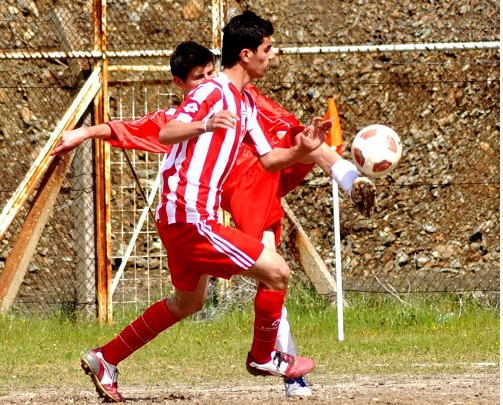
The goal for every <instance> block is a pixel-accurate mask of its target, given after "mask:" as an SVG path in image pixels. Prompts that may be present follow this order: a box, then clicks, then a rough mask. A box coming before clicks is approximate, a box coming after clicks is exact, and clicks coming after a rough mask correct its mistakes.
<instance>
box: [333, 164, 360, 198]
mask: <svg viewBox="0 0 503 405" xmlns="http://www.w3.org/2000/svg"><path fill="white" fill-rule="evenodd" d="M330 173H332V178H333V179H334V180H335V181H336V182H337V184H338V185H339V187H341V188H342V189H343V190H344V192H345V193H346V194H347V195H349V196H351V188H352V187H353V182H354V181H355V179H356V178H357V177H358V176H359V174H358V169H357V168H356V166H355V165H354V164H353V162H350V161H349V160H345V159H339V160H338V161H337V162H335V163H334V165H333V166H332V168H331V169H330Z"/></svg>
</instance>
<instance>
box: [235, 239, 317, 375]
mask: <svg viewBox="0 0 503 405" xmlns="http://www.w3.org/2000/svg"><path fill="white" fill-rule="evenodd" d="M242 274H243V275H247V276H250V277H253V278H255V279H256V280H257V281H258V282H259V284H258V287H257V294H256V296H255V303H254V307H255V322H254V333H253V343H252V348H251V350H250V353H249V354H248V359H247V362H246V364H247V370H248V371H249V372H250V373H251V374H253V375H277V376H282V377H288V378H298V377H301V376H303V375H305V374H307V373H309V372H310V371H311V370H312V369H313V368H314V361H313V360H311V359H307V358H303V357H300V356H292V355H288V354H287V353H284V352H280V351H277V350H275V346H276V337H277V333H278V327H279V324H280V319H281V312H282V310H283V305H284V299H285V294H286V290H287V286H288V279H289V276H290V268H289V267H288V264H287V263H286V262H285V260H284V259H283V258H282V257H281V256H280V255H279V254H278V253H276V252H275V251H274V250H271V249H269V248H267V247H265V248H264V250H263V251H262V253H261V255H260V257H259V258H258V259H257V261H256V262H255V264H254V265H253V266H252V267H251V268H250V269H248V270H247V271H246V272H244V273H242Z"/></svg>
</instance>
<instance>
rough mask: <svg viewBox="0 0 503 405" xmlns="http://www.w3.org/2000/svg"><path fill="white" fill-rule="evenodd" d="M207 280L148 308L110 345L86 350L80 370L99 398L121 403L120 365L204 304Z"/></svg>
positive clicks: (109, 343)
mask: <svg viewBox="0 0 503 405" xmlns="http://www.w3.org/2000/svg"><path fill="white" fill-rule="evenodd" d="M208 279H209V277H208V276H206V275H203V276H202V277H201V278H200V279H199V282H198V284H197V287H196V289H195V290H194V291H191V292H187V291H181V290H177V289H175V295H174V297H172V298H169V299H164V300H161V301H159V302H157V303H155V304H153V305H151V306H150V307H149V308H147V310H146V311H145V312H144V313H143V314H142V315H141V316H140V317H139V318H138V319H136V320H135V321H133V322H132V323H131V324H129V325H128V326H127V327H126V328H124V329H123V330H122V332H120V333H119V334H118V335H117V336H116V337H115V338H114V339H112V340H111V341H110V342H108V343H106V344H105V345H104V346H102V347H97V348H95V349H92V350H89V351H88V352H86V353H85V354H84V355H83V356H82V359H81V365H82V368H83V369H84V371H85V373H86V374H87V375H89V376H90V377H91V380H92V381H93V383H94V385H95V387H96V391H97V392H98V394H99V396H100V397H102V398H104V399H105V400H106V401H112V402H123V401H124V397H123V396H122V395H121V394H120V392H119V391H118V385H117V374H118V371H117V365H118V364H119V362H121V361H122V360H124V359H126V358H127V357H129V356H130V355H131V354H132V353H134V352H135V351H136V350H138V349H140V348H141V347H143V346H144V345H145V344H147V343H148V342H150V341H151V340H153V339H154V338H155V337H157V335H158V334H159V333H161V332H163V331H164V330H166V329H168V328H169V327H171V326H172V325H174V324H175V323H177V322H178V321H180V320H181V319H183V318H186V317H188V316H190V315H192V314H194V313H196V312H197V311H199V310H200V309H201V308H202V306H203V304H204V302H205V300H206V294H207V284H208Z"/></svg>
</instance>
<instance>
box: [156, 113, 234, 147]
mask: <svg viewBox="0 0 503 405" xmlns="http://www.w3.org/2000/svg"><path fill="white" fill-rule="evenodd" d="M238 119H239V117H238V116H237V115H236V114H234V113H233V112H231V111H228V110H222V111H219V112H218V113H216V114H215V115H214V116H213V117H211V118H210V119H208V120H205V121H193V122H189V123H185V122H181V121H178V120H171V121H169V122H168V123H167V124H166V125H165V126H164V127H163V128H162V129H161V131H160V132H159V142H160V143H162V144H163V145H174V144H176V143H180V142H184V141H186V140H188V139H191V138H194V137H196V136H199V135H201V134H204V133H205V132H214V131H216V130H217V129H231V128H235V127H236V122H237V120H238Z"/></svg>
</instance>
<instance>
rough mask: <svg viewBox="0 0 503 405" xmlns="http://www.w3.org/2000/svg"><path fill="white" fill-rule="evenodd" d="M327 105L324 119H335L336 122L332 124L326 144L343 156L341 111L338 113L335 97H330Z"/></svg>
mask: <svg viewBox="0 0 503 405" xmlns="http://www.w3.org/2000/svg"><path fill="white" fill-rule="evenodd" d="M327 103H328V106H327V113H326V114H325V117H323V120H328V119H330V118H333V119H334V122H333V124H332V128H330V132H329V133H328V136H327V139H325V142H326V143H327V144H328V145H330V147H331V148H332V149H335V150H336V151H337V153H338V154H339V155H342V143H343V141H344V138H343V137H342V128H341V122H340V120H339V111H337V106H336V105H335V100H334V99H333V97H329V98H328V101H327Z"/></svg>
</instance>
